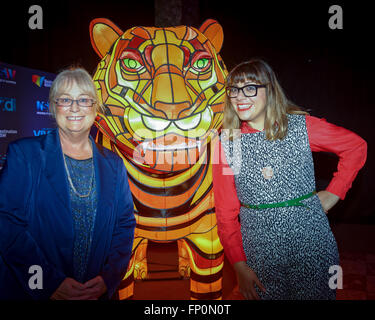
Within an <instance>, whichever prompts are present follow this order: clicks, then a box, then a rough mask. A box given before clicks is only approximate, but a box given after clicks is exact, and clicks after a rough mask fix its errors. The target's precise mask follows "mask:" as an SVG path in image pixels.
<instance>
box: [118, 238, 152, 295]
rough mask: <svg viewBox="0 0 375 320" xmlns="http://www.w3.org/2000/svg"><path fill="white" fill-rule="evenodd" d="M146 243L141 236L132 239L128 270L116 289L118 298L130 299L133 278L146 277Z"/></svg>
mask: <svg viewBox="0 0 375 320" xmlns="http://www.w3.org/2000/svg"><path fill="white" fill-rule="evenodd" d="M147 244H148V240H147V239H144V238H141V237H137V238H135V239H134V242H133V250H132V255H131V258H130V262H129V266H128V270H127V272H126V274H125V276H124V278H123V279H122V281H121V284H120V286H119V289H118V298H119V300H125V299H130V298H131V297H132V296H133V295H134V280H139V279H145V278H146V277H147V259H146V253H147Z"/></svg>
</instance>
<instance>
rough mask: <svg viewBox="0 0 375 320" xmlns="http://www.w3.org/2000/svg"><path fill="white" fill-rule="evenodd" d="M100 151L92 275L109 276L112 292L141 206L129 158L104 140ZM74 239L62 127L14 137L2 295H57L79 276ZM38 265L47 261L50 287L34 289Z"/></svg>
mask: <svg viewBox="0 0 375 320" xmlns="http://www.w3.org/2000/svg"><path fill="white" fill-rule="evenodd" d="M90 139H91V137H90ZM91 140H92V139H91ZM94 146H95V143H94ZM93 158H94V164H95V177H96V184H97V185H96V187H97V194H98V206H97V213H96V220H95V225H94V234H93V240H92V246H91V254H90V257H89V261H88V266H87V279H86V280H85V281H87V280H89V279H92V278H94V277H96V276H98V275H101V276H102V277H103V279H104V281H105V283H106V285H107V288H108V291H107V294H106V297H107V298H111V296H112V295H113V293H114V292H115V290H116V288H117V286H118V285H119V284H120V281H121V280H122V278H123V276H124V275H125V273H126V269H127V266H128V263H129V260H130V256H131V250H132V245H133V237H134V228H135V218H134V213H133V208H134V206H133V199H132V196H131V192H130V189H129V184H128V178H127V172H126V169H125V166H124V164H123V161H122V159H121V158H120V157H119V156H117V155H116V154H114V153H113V152H111V151H109V150H107V149H105V148H102V149H101V150H99V149H98V148H97V147H94V148H93ZM73 240H74V229H73V218H72V214H71V210H70V200H69V190H68V180H67V177H66V172H65V168H64V162H63V156H62V150H61V145H60V139H59V135H58V129H55V130H53V131H52V132H51V133H49V134H47V135H44V136H40V137H33V138H24V139H20V140H17V141H15V142H12V143H10V144H9V146H8V153H7V161H6V164H5V166H4V167H3V169H2V171H1V172H0V300H1V299H22V300H27V299H33V300H36V299H49V298H50V297H51V295H52V294H53V293H54V291H55V290H56V289H57V288H58V287H59V285H60V284H61V282H62V281H63V280H64V279H65V278H66V277H71V278H73ZM34 265H37V266H40V267H41V270H42V289H39V288H34V289H31V288H30V285H29V281H31V282H33V279H31V278H32V277H33V276H34V275H36V272H35V270H33V269H32V268H31V269H30V267H31V266H34ZM34 283H35V280H34ZM31 287H34V286H31Z"/></svg>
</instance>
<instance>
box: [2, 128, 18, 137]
mask: <svg viewBox="0 0 375 320" xmlns="http://www.w3.org/2000/svg"><path fill="white" fill-rule="evenodd" d="M9 134H18V131H17V130H13V129H0V138H6V137H7V135H9Z"/></svg>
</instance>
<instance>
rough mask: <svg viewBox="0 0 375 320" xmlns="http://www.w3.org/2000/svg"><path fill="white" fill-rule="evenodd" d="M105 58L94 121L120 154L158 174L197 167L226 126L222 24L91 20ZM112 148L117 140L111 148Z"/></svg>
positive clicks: (97, 75) (100, 67) (97, 76)
mask: <svg viewBox="0 0 375 320" xmlns="http://www.w3.org/2000/svg"><path fill="white" fill-rule="evenodd" d="M90 31H91V32H90V35H91V41H92V44H93V47H94V49H95V51H96V52H97V53H98V55H99V56H100V57H101V58H102V60H101V62H100V63H99V65H98V68H97V71H96V73H95V75H94V82H95V85H96V87H97V90H98V95H99V99H100V100H101V103H102V104H103V105H104V106H105V109H106V112H105V114H100V113H99V114H98V117H97V122H96V125H97V127H98V129H99V130H100V132H101V133H103V135H104V136H106V137H107V138H109V140H110V141H111V143H112V144H114V145H115V149H116V151H117V152H118V153H120V154H121V155H123V156H124V157H126V158H127V159H128V160H130V161H132V163H134V164H135V165H137V166H141V167H142V168H143V169H145V170H149V171H151V172H155V173H165V172H176V171H181V170H186V169H188V168H190V167H191V166H193V165H194V164H195V163H196V162H197V161H198V160H199V158H200V157H201V156H202V154H204V150H205V148H206V147H207V143H209V142H210V140H211V138H212V135H215V134H216V132H217V130H218V129H219V128H220V126H221V122H222V111H223V99H224V93H225V91H224V81H225V76H226V73H227V71H226V68H225V65H224V63H223V62H222V60H221V58H220V56H219V54H218V52H219V51H220V49H221V46H222V43H223V31H222V28H221V26H220V25H219V24H218V23H217V22H216V21H214V20H207V21H206V22H205V23H204V24H203V25H202V26H201V28H200V29H199V30H198V29H195V28H193V27H188V26H179V27H169V28H155V27H134V28H131V29H129V30H127V31H125V32H122V31H121V30H120V29H119V28H118V27H117V26H115V25H114V24H113V23H112V22H111V21H109V20H107V19H95V20H94V21H92V22H91V25H90ZM113 148H114V147H113V146H112V149H113Z"/></svg>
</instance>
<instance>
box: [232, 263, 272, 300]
mask: <svg viewBox="0 0 375 320" xmlns="http://www.w3.org/2000/svg"><path fill="white" fill-rule="evenodd" d="M233 267H234V269H235V270H236V273H237V281H238V286H239V290H240V292H241V294H242V295H243V296H244V298H245V299H247V300H260V298H259V295H258V294H257V292H256V290H255V285H257V286H258V287H259V288H260V290H262V291H263V292H265V291H266V289H265V288H264V286H263V284H262V283H261V282H260V281H259V279H258V277H257V275H256V274H255V272H254V271H253V270H252V269H250V268H249V266H248V265H247V264H246V262H245V261H239V262H236V263H235V264H234V265H233Z"/></svg>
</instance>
